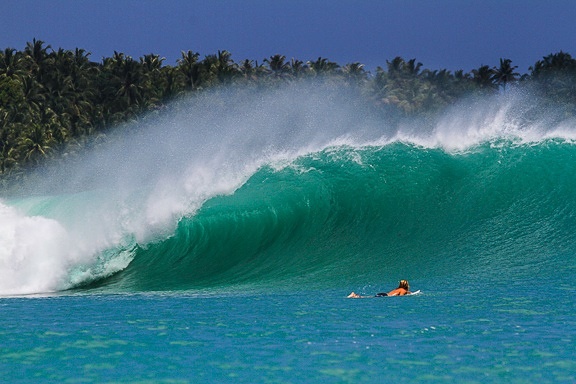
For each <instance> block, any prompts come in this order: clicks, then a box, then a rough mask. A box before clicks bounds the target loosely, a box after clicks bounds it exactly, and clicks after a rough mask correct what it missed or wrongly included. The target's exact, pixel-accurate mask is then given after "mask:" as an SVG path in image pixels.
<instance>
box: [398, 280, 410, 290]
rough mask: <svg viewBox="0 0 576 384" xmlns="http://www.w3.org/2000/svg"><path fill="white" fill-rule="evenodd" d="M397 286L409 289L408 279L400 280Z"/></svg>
mask: <svg viewBox="0 0 576 384" xmlns="http://www.w3.org/2000/svg"><path fill="white" fill-rule="evenodd" d="M398 288H404V289H405V290H407V291H409V290H410V285H408V280H400V285H398Z"/></svg>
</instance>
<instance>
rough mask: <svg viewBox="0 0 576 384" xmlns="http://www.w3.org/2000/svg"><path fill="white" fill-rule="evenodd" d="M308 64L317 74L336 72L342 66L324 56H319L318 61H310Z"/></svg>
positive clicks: (312, 71)
mask: <svg viewBox="0 0 576 384" xmlns="http://www.w3.org/2000/svg"><path fill="white" fill-rule="evenodd" d="M307 64H308V67H309V68H310V71H311V73H313V74H315V75H316V76H318V75H331V74H335V73H336V71H337V70H338V69H339V68H340V66H339V65H338V64H337V63H335V62H333V61H329V60H328V59H326V58H323V57H318V59H316V61H308V63H307Z"/></svg>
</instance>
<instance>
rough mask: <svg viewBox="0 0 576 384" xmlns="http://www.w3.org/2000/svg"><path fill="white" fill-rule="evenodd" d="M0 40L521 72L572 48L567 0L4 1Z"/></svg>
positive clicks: (100, 51) (102, 52) (97, 49)
mask: <svg viewBox="0 0 576 384" xmlns="http://www.w3.org/2000/svg"><path fill="white" fill-rule="evenodd" d="M0 9H1V12H2V16H3V17H2V23H0V48H1V49H4V48H8V47H11V48H16V49H19V50H20V49H23V48H24V47H25V45H26V42H27V41H32V39H33V38H36V39H39V40H43V41H45V42H46V43H47V44H50V45H51V46H52V48H54V49H57V48H60V47H62V48H65V49H74V48H84V49H86V50H87V51H88V52H91V53H92V56H91V59H92V60H94V61H100V60H101V59H102V57H107V56H111V55H112V54H113V53H114V51H118V52H123V53H125V54H127V55H130V56H132V57H134V58H138V57H140V56H142V55H144V54H147V53H155V54H159V55H161V56H162V57H165V58H166V61H165V63H166V64H171V65H172V64H175V63H176V60H177V59H178V58H179V57H180V52H181V51H186V50H192V51H194V52H199V53H200V55H201V57H204V56H205V55H208V54H213V53H216V52H217V51H218V50H228V51H230V52H231V53H232V59H233V60H234V61H236V62H240V61H241V60H243V59H252V60H258V62H262V60H263V59H264V58H267V57H269V56H272V55H274V54H276V53H280V54H283V55H285V56H287V58H288V59H290V58H293V57H294V58H297V59H299V60H302V61H307V60H315V59H317V58H318V57H319V56H321V57H324V58H327V59H329V60H331V61H335V62H337V63H339V64H341V65H343V64H346V63H351V62H361V63H364V64H366V66H367V67H368V68H369V69H374V68H375V67H376V66H378V65H380V66H385V65H386V60H391V59H393V58H394V57H396V56H402V57H404V58H405V59H411V58H416V59H417V60H418V61H420V62H422V63H423V64H424V68H430V69H441V68H447V69H450V70H457V69H463V70H465V71H466V72H468V71H470V70H471V69H474V68H477V67H479V66H480V65H482V64H487V65H491V66H495V65H497V64H498V62H499V59H500V58H509V59H511V60H512V62H513V64H514V65H518V67H519V68H518V70H519V71H520V72H522V73H524V72H526V71H527V70H528V67H529V66H530V65H533V64H534V63H535V62H536V61H537V60H539V59H541V58H542V56H545V55H547V54H550V53H555V52H558V51H560V50H563V51H565V52H568V53H570V54H572V56H576V1H573V0H550V1H542V0H538V1H534V0H524V1H520V0H500V1H496V0H479V1H474V0H346V1H345V0H331V1H328V0H307V1H306V0H291V1H280V0H277V1H274V0H205V1H197V0H163V1H157V0H51V1H48V0H3V1H2V4H1V7H0Z"/></svg>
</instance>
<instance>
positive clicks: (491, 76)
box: [0, 39, 576, 185]
mask: <svg viewBox="0 0 576 384" xmlns="http://www.w3.org/2000/svg"><path fill="white" fill-rule="evenodd" d="M164 61H165V59H164V58H162V57H160V56H159V55H156V54H149V55H144V56H142V57H140V58H139V59H134V58H132V57H130V56H127V55H125V54H123V53H120V52H114V54H113V55H112V56H111V57H106V58H103V59H102V60H101V61H100V62H95V61H92V60H90V53H89V52H86V51H85V50H83V49H79V48H76V49H75V50H65V49H62V48H59V49H57V50H55V49H52V47H51V46H50V45H47V44H46V43H45V42H43V41H41V40H36V39H34V40H33V41H32V42H28V43H27V44H26V47H25V48H24V50H21V51H19V50H16V49H14V48H6V49H4V50H3V51H0V184H2V185H5V184H6V183H7V182H8V180H10V181H14V180H18V179H19V178H22V177H24V175H25V173H26V170H27V169H29V168H30V167H34V166H36V165H38V164H41V163H42V162H43V161H45V160H46V159H47V158H50V157H54V156H62V154H66V155H69V154H74V153H79V152H81V151H82V150H83V148H85V146H86V145H87V143H89V142H91V140H92V139H94V137H98V136H104V135H105V133H106V130H107V129H110V127H113V126H116V125H118V124H120V123H122V122H126V121H130V120H137V119H139V118H140V116H142V115H143V114H145V113H149V112H152V111H159V110H162V109H163V108H165V107H166V106H167V105H168V104H169V103H170V101H172V100H174V99H176V98H179V97H182V96H183V95H189V94H193V93H195V92H201V91H202V90H205V89H209V88H213V87H217V86H221V85H235V86H239V87H252V88H256V89H259V88H260V87H271V86H272V87H274V86H282V85H283V84H286V83H290V82H294V81H299V80H301V79H315V80H317V81H323V82H331V83H334V84H337V85H338V86H346V87H354V88H355V89H358V90H360V92H361V94H362V96H363V98H365V100H366V102H369V103H371V104H372V105H373V106H374V107H376V108H383V109H390V108H392V109H394V110H397V111H398V112H399V113H401V114H405V115H419V114H426V113H431V112H435V111H439V110H441V109H442V108H444V107H446V106H448V105H450V104H452V103H454V102H456V101H457V100H459V99H461V98H463V97H467V96H470V95H480V96H482V95H490V94H496V93H498V92H501V91H502V90H506V89H507V88H509V87H510V86H511V85H516V86H524V85H525V86H529V87H533V88H536V89H537V90H538V94H539V95H542V97H543V98H544V99H545V100H547V102H549V103H553V104H556V105H558V106H560V107H561V108H563V110H564V111H565V113H566V114H569V115H571V116H575V115H576V81H575V80H576V59H573V58H572V57H571V55H570V54H568V53H565V52H562V51H561V52H558V53H554V54H550V55H548V56H546V57H543V58H542V59H541V60H539V61H537V62H536V63H535V64H534V65H533V66H531V67H530V68H529V73H527V74H519V73H518V72H516V70H517V66H514V65H513V64H512V61H511V60H509V59H500V62H499V63H498V64H497V65H495V66H489V65H481V66H480V67H478V68H477V69H473V70H472V71H471V72H469V73H465V72H464V71H462V70H459V71H455V72H452V71H449V70H446V69H442V70H430V69H423V68H422V65H423V64H422V63H420V62H417V61H416V59H411V60H405V59H403V58H401V57H396V58H394V59H392V60H391V61H386V65H385V66H383V67H377V68H376V70H375V72H374V73H371V72H370V71H368V70H367V69H366V68H365V66H364V65H363V64H361V63H358V62H356V63H350V64H346V65H339V64H337V63H335V62H332V61H330V60H328V59H326V58H322V57H319V58H318V59H316V60H310V61H307V62H303V61H300V60H297V59H291V60H288V59H287V58H286V57H285V56H283V55H280V54H276V55H273V56H270V57H269V58H266V59H264V60H263V61H262V62H261V63H259V62H258V61H254V60H249V59H246V60H243V61H240V62H238V63H236V62H234V61H233V60H232V55H231V53H230V52H228V51H218V52H217V53H216V54H210V55H207V56H205V57H204V58H201V57H200V54H199V53H197V52H193V51H183V52H182V55H181V57H180V59H179V60H178V61H177V64H176V65H174V66H171V65H165V64H164Z"/></svg>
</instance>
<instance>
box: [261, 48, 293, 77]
mask: <svg viewBox="0 0 576 384" xmlns="http://www.w3.org/2000/svg"><path fill="white" fill-rule="evenodd" d="M264 62H265V63H267V64H268V68H269V69H270V71H271V72H272V75H273V76H274V77H280V78H283V77H285V76H286V75H287V74H289V73H290V69H291V68H290V64H289V63H287V62H286V56H284V55H278V54H276V55H274V56H270V58H268V59H264Z"/></svg>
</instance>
